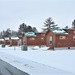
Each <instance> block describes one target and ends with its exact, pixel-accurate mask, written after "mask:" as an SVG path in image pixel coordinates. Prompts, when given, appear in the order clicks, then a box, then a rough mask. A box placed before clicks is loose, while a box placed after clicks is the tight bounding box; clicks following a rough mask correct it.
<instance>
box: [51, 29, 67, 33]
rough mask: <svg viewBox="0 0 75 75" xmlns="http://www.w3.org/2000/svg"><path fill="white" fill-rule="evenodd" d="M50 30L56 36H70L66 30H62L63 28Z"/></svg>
mask: <svg viewBox="0 0 75 75" xmlns="http://www.w3.org/2000/svg"><path fill="white" fill-rule="evenodd" d="M50 30H51V31H52V32H53V33H54V34H68V33H67V32H66V31H65V30H63V29H61V28H50Z"/></svg>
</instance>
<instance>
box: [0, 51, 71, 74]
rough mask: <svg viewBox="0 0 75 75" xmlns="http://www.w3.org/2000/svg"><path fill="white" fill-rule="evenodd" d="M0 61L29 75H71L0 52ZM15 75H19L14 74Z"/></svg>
mask: <svg viewBox="0 0 75 75" xmlns="http://www.w3.org/2000/svg"><path fill="white" fill-rule="evenodd" d="M0 59H2V60H4V61H6V62H8V63H10V64H11V65H13V66H15V67H17V68H18V69H20V70H22V71H24V72H27V73H29V74H30V75H36V74H40V75H56V74H64V75H66V74H69V75H70V74H71V75H72V73H70V72H67V71H64V70H61V69H57V68H54V67H51V66H47V65H43V64H40V63H37V62H33V61H30V60H26V59H22V58H20V57H17V56H15V57H14V56H13V55H10V54H7V53H3V52H0ZM5 75H6V74H5ZM7 75H10V74H7ZM11 75H12V74H11ZM16 75H19V74H16ZM20 75H22V74H20Z"/></svg>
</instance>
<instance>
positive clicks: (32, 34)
mask: <svg viewBox="0 0 75 75" xmlns="http://www.w3.org/2000/svg"><path fill="white" fill-rule="evenodd" d="M24 35H26V36H29V37H30V36H36V35H35V33H34V32H24Z"/></svg>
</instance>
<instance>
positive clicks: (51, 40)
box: [49, 36, 53, 45]
mask: <svg viewBox="0 0 75 75" xmlns="http://www.w3.org/2000/svg"><path fill="white" fill-rule="evenodd" d="M49 40H50V45H52V40H53V39H52V36H50V39H49Z"/></svg>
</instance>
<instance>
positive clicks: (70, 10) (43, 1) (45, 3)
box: [0, 0, 75, 31]
mask: <svg viewBox="0 0 75 75" xmlns="http://www.w3.org/2000/svg"><path fill="white" fill-rule="evenodd" d="M48 17H51V18H52V19H53V21H55V23H56V24H58V26H60V27H65V26H67V25H68V26H69V27H70V26H71V23H72V21H73V20H74V19H75V0H0V31H2V30H6V29H7V28H10V29H11V30H18V27H19V25H20V24H21V23H26V24H28V25H31V26H32V27H36V28H37V29H38V31H41V28H42V27H43V25H44V24H43V23H44V21H45V19H47V18H48Z"/></svg>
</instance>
